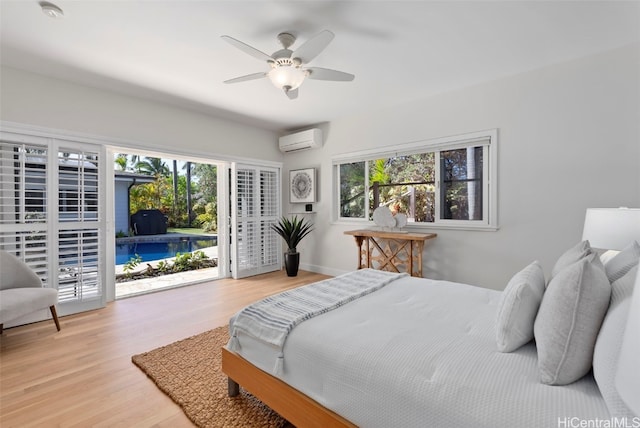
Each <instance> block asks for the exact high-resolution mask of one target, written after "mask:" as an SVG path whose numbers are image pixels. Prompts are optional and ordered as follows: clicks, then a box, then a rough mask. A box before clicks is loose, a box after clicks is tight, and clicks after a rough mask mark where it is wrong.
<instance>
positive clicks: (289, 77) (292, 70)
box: [222, 30, 355, 100]
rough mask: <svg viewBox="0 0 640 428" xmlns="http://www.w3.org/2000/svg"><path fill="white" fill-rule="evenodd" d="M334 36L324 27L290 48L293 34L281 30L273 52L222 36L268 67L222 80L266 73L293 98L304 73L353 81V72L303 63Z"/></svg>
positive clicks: (252, 77)
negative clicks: (265, 63) (279, 45)
mask: <svg viewBox="0 0 640 428" xmlns="http://www.w3.org/2000/svg"><path fill="white" fill-rule="evenodd" d="M333 37H334V34H333V33H332V32H331V31H329V30H323V31H322V32H320V33H319V34H318V35H316V36H314V37H312V38H311V39H309V40H307V41H306V42H305V43H303V44H302V45H300V47H298V48H297V49H296V50H295V51H292V50H291V49H289V47H290V46H291V45H293V44H294V43H295V41H296V38H295V36H294V35H293V34H290V33H280V34H278V40H279V41H280V44H282V47H283V49H280V50H278V51H276V52H274V53H273V54H272V55H267V54H266V53H264V52H262V51H260V50H258V49H256V48H254V47H251V46H249V45H247V44H246V43H243V42H241V41H240V40H237V39H234V38H233V37H230V36H222V38H223V39H224V40H226V41H227V42H229V43H230V44H232V45H233V46H235V47H237V48H238V49H240V50H241V51H243V52H245V53H247V54H249V55H251V56H252V57H254V58H257V59H259V60H261V61H266V62H267V64H269V66H270V67H271V70H269V71H264V72H259V73H252V74H247V75H246V76H240V77H236V78H234V79H229V80H225V81H224V83H238V82H245V81H247V80H254V79H261V78H263V77H269V79H270V80H271V82H272V83H273V84H274V85H275V86H276V88H279V89H282V90H283V91H284V93H285V94H286V95H287V96H288V97H289V98H290V99H292V100H293V99H296V98H298V87H299V86H300V85H301V84H302V82H304V79H305V78H307V77H308V78H309V79H316V80H332V81H339V82H349V81H352V80H353V79H354V78H355V76H354V75H353V74H349V73H345V72H342V71H337V70H331V69H328V68H320V67H305V65H306V64H308V63H309V62H310V61H311V60H312V59H314V58H315V57H316V56H318V54H320V52H322V51H323V50H324V49H325V48H326V47H327V45H328V44H329V43H330V42H331V40H333Z"/></svg>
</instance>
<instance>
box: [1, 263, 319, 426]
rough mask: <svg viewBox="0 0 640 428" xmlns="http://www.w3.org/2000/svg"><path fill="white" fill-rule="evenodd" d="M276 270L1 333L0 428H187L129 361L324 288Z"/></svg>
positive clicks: (306, 276) (308, 276)
mask: <svg viewBox="0 0 640 428" xmlns="http://www.w3.org/2000/svg"><path fill="white" fill-rule="evenodd" d="M325 278H327V276H324V275H320V274H315V273H310V272H302V271H301V272H299V274H298V276H297V277H294V278H289V277H287V276H286V273H285V272H284V271H279V272H274V273H270V274H265V275H259V276H255V277H251V278H247V279H241V280H233V279H221V280H217V281H212V282H207V283H203V284H198V285H193V286H189V287H183V288H177V289H172V290H167V291H162V292H159V293H155V294H148V295H144V296H138V297H133V298H129V299H124V300H118V301H116V302H113V303H110V304H109V305H108V306H107V307H106V308H104V309H100V310H96V311H91V312H85V313H81V314H76V315H71V316H67V317H62V318H60V322H61V326H62V331H60V332H57V331H56V328H55V326H54V324H53V321H51V320H49V321H43V322H39V323H35V324H30V325H26V326H20V327H15V328H10V329H6V330H5V332H4V334H3V335H2V336H1V339H0V349H1V351H0V426H2V427H3V428H9V427H91V426H96V427H151V426H153V427H172V428H173V427H192V426H193V425H192V424H191V422H190V421H189V420H188V419H187V418H186V416H184V414H183V413H182V410H180V408H179V407H178V406H177V405H176V404H174V403H173V401H171V399H170V398H168V397H167V396H166V395H164V394H163V393H162V392H160V390H158V389H157V388H156V386H155V384H154V383H153V382H151V380H149V379H148V378H147V377H146V375H145V374H144V373H142V372H141V371H140V370H139V369H138V368H137V367H136V366H135V365H133V363H132V362H131V356H132V355H134V354H139V353H141V352H145V351H149V350H151V349H154V348H157V347H159V346H163V345H167V344H169V343H171V342H174V341H176V340H180V339H184V338H186V337H189V336H192V335H194V334H198V333H201V332H203V331H206V330H209V329H212V328H214V327H218V326H221V325H225V324H226V323H227V322H228V320H229V318H230V317H231V316H232V315H233V314H234V313H235V312H236V311H237V310H239V309H240V308H242V307H243V306H245V305H247V304H249V303H251V302H254V301H256V300H258V299H260V298H263V297H265V296H268V295H270V294H273V293H276V292H279V291H283V290H286V289H289V288H293V287H297V286H300V285H303V284H306V283H310V282H314V281H318V280H321V279H325Z"/></svg>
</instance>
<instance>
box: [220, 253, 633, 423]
mask: <svg viewBox="0 0 640 428" xmlns="http://www.w3.org/2000/svg"><path fill="white" fill-rule="evenodd" d="M636 245H637V244H636ZM634 250H635V251H640V247H637V249H634ZM565 262H566V263H567V264H571V263H570V262H572V261H571V260H566V261H565ZM363 271H366V270H363ZM363 271H357V272H354V273H350V274H347V275H360V272H363ZM628 271H629V273H628V275H624V279H625V281H626V283H629V282H630V283H632V284H633V282H634V278H635V272H637V267H636V268H630V269H628ZM631 275H633V277H631ZM336 279H340V277H337V278H336ZM620 282H622V279H620ZM545 286H546V284H545ZM631 287H632V286H631ZM628 289H629V286H627V293H626V294H628ZM631 289H632V288H631ZM623 294H624V293H623ZM626 294H625V295H623V296H618V297H615V299H618V300H624V299H626V297H627V295H626ZM611 299H612V301H613V299H614V297H612V298H611ZM502 301H503V292H500V291H495V290H489V289H484V288H480V287H476V286H472V285H468V284H460V283H454V282H448V281H436V280H430V279H424V278H415V277H410V276H406V275H404V276H403V275H398V276H397V278H395V279H394V280H393V281H390V282H389V283H387V284H385V286H383V287H381V288H379V289H377V290H375V291H373V292H370V293H368V294H365V295H363V296H361V297H359V298H357V299H354V300H352V301H349V302H348V303H346V304H343V305H341V306H339V307H336V308H334V309H332V310H331V311H328V312H326V313H323V314H321V315H318V316H315V317H312V318H310V319H307V320H305V321H304V322H301V323H299V324H297V325H296V326H295V328H293V329H292V330H291V331H290V332H289V333H288V336H287V337H286V340H285V342H284V345H283V346H282V347H281V348H279V347H278V346H274V344H273V343H266V342H264V341H262V340H259V339H257V338H256V337H255V335H254V334H249V333H246V332H244V331H243V330H241V329H238V328H234V326H236V324H237V323H238V320H237V318H238V314H236V316H234V318H232V319H231V322H230V329H231V332H232V335H233V336H234V337H233V338H232V341H234V340H235V341H236V343H237V344H236V345H235V346H231V342H230V344H229V345H227V347H225V348H223V350H222V358H223V371H224V372H225V373H226V374H227V376H228V377H229V393H230V395H234V394H236V393H237V392H238V385H241V386H242V387H243V388H244V389H246V390H247V391H249V392H251V393H252V394H254V395H255V396H257V397H258V398H259V399H261V400H262V401H263V402H264V403H265V404H266V405H268V406H269V407H271V408H272V409H274V410H275V411H277V412H278V413H279V414H280V415H282V416H283V417H284V418H285V419H287V420H288V421H289V422H291V423H292V424H293V425H295V426H298V427H308V426H309V427H312V426H318V427H326V426H362V427H391V426H402V427H422V426H434V427H439V426H451V427H467V426H474V427H511V426H518V427H542V426H568V424H569V423H570V420H571V418H575V417H579V418H580V419H581V420H611V418H613V417H618V416H625V417H634V415H633V414H632V413H630V411H629V410H628V409H623V410H622V411H621V410H620V408H619V407H617V408H614V409H613V410H612V409H611V407H612V405H611V402H609V401H610V400H607V399H606V398H605V397H603V393H602V391H601V388H600V387H599V384H598V383H597V382H596V381H595V380H594V375H593V372H591V371H590V372H589V373H587V374H586V375H584V376H581V377H580V378H579V379H578V380H576V381H573V382H570V383H569V384H567V385H563V386H555V385H547V384H543V383H541V381H540V372H539V366H538V350H537V348H536V344H535V343H534V342H532V341H529V343H526V344H524V345H523V346H519V347H518V348H517V349H515V350H513V351H511V352H499V351H498V350H497V347H496V313H497V312H498V309H499V306H500V305H501V302H502ZM624 301H626V300H624ZM618 303H619V302H617V301H616V304H615V307H618V306H619V304H618ZM607 306H609V302H608V301H607ZM613 306H614V305H613V304H612V307H613ZM625 319H626V317H625ZM603 325H604V324H603ZM613 327H614V326H611V327H609V328H610V329H611V328H613ZM607 340H609V339H608V338H607ZM603 342H604V339H603ZM238 343H239V345H238ZM603 346H604V345H603ZM606 352H608V351H606ZM283 356H284V361H283V363H282V364H281V367H280V369H278V368H277V364H275V365H274V361H278V358H280V357H283ZM605 383H606V382H605ZM616 403H617V402H616ZM616 405H617V404H614V407H615V406H616ZM621 412H622V413H621ZM561 421H565V425H558V424H559V423H562V422H561ZM639 421H640V419H639Z"/></svg>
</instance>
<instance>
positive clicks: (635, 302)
mask: <svg viewBox="0 0 640 428" xmlns="http://www.w3.org/2000/svg"><path fill="white" fill-rule="evenodd" d="M638 363H640V271H639V272H638V274H637V275H636V283H635V285H634V289H633V295H632V296H631V306H630V307H629V319H627V328H626V329H625V331H624V339H623V341H622V347H621V349H620V359H619V360H618V372H617V374H616V381H615V382H616V389H617V390H618V394H619V395H620V397H621V398H622V400H624V402H625V403H626V404H627V406H628V407H629V409H631V411H632V412H633V413H635V414H636V415H637V416H640V367H639V364H638Z"/></svg>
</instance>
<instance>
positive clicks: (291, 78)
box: [267, 65, 307, 90]
mask: <svg viewBox="0 0 640 428" xmlns="http://www.w3.org/2000/svg"><path fill="white" fill-rule="evenodd" d="M267 76H269V80H271V83H273V86H275V87H276V88H278V89H282V88H284V87H285V86H287V87H289V90H293V89H296V88H298V87H299V86H300V85H302V82H304V78H305V77H306V76H307V73H306V72H305V71H304V70H302V69H301V68H298V67H293V66H290V65H282V66H279V67H274V68H272V69H271V71H269V73H268V74H267Z"/></svg>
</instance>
